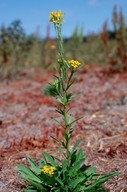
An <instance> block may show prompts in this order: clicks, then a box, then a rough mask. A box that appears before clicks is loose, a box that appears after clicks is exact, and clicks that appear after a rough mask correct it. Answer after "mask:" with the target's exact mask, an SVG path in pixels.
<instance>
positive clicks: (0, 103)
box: [0, 67, 127, 192]
mask: <svg viewBox="0 0 127 192" xmlns="http://www.w3.org/2000/svg"><path fill="white" fill-rule="evenodd" d="M53 79H54V76H53V72H51V71H46V70H28V71H27V70H26V71H24V72H22V73H20V75H19V77H18V79H16V80H13V81H10V80H5V81H4V82H1V83H0V192H22V191H23V190H22V186H23V185H24V184H25V182H24V181H23V180H22V179H21V178H19V177H18V170H17V167H16V164H26V165H27V157H31V158H33V159H34V160H35V161H36V162H38V161H39V160H40V158H41V155H42V153H43V152H44V151H47V152H50V153H51V154H54V155H56V156H57V155H58V154H57V153H56V150H57V149H58V148H59V146H58V145H57V144H56V143H55V142H54V141H53V139H52V138H51V137H50V135H54V136H58V137H59V138H61V137H62V136H63V132H62V130H61V128H60V127H58V125H57V124H56V123H55V121H54V120H53V118H54V117H57V116H58V115H57V113H56V111H55V109H56V108H55V106H56V105H57V103H56V101H55V99H54V98H53V97H49V96H46V95H45V94H44V89H45V87H46V86H47V84H48V82H52V81H53ZM75 80H76V82H75V84H74V85H73V87H72V91H73V93H75V94H78V96H77V97H76V99H75V100H74V102H72V106H71V107H72V114H73V116H74V117H80V116H83V118H82V119H81V120H79V121H78V122H77V123H76V124H75V131H74V134H73V139H72V143H71V145H72V146H73V144H74V143H75V142H76V141H77V140H78V139H80V138H82V143H81V145H80V147H82V149H83V151H84V153H85V154H86V157H87V158H86V164H90V165H91V166H95V167H97V170H98V172H99V173H111V172H115V171H120V172H121V174H120V175H119V176H117V177H114V178H113V179H110V180H109V181H108V182H106V184H105V188H106V190H107V191H109V192H127V72H122V73H117V72H116V73H111V72H110V71H104V70H103V69H102V68H100V67H96V68H91V69H88V70H87V71H86V70H81V71H78V72H77V74H75ZM58 118H59V117H58Z"/></svg>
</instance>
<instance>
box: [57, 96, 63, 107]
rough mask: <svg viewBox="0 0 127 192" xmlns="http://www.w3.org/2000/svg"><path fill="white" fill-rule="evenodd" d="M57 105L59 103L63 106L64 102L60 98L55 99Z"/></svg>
mask: <svg viewBox="0 0 127 192" xmlns="http://www.w3.org/2000/svg"><path fill="white" fill-rule="evenodd" d="M56 100H57V102H58V103H60V104H61V105H63V106H65V104H64V102H63V101H62V100H61V99H60V98H57V99H56Z"/></svg>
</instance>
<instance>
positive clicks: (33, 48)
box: [0, 6, 127, 80]
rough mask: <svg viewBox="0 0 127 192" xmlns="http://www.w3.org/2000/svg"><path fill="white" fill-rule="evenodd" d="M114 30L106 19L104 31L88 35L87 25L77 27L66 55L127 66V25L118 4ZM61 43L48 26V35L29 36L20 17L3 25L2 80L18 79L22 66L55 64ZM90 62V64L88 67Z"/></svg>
mask: <svg viewBox="0 0 127 192" xmlns="http://www.w3.org/2000/svg"><path fill="white" fill-rule="evenodd" d="M112 24H113V31H109V29H108V22H107V21H105V22H104V25H103V28H102V31H101V32H100V34H94V33H91V34H89V35H88V36H87V37H84V35H83V34H84V31H83V28H79V27H78V26H76V27H75V29H74V31H73V34H72V36H71V37H70V38H68V39H64V46H65V50H66V53H65V57H66V58H67V59H70V58H73V59H76V58H79V60H80V62H81V63H82V64H88V65H103V66H108V67H110V69H112V70H118V71H123V70H126V68H127V24H126V22H125V17H124V15H123V13H122V9H119V10H117V7H116V6H114V9H113V13H112ZM57 46H58V42H57V40H56V39H52V38H51V37H50V27H49V26H47V34H46V38H45V39H42V38H40V37H39V34H38V30H37V31H36V32H35V33H34V34H32V35H27V34H26V33H25V31H24V28H23V26H22V23H21V21H20V20H15V21H13V22H12V23H11V24H10V25H9V26H8V27H5V26H4V25H2V26H1V28H0V79H1V80H2V79H5V78H16V76H17V75H18V73H19V72H20V71H21V70H22V69H27V68H39V67H43V68H46V69H47V68H50V69H53V68H54V67H55V65H56V64H55V61H56V59H57V57H58V54H57V51H56V50H57ZM88 65H87V66H88Z"/></svg>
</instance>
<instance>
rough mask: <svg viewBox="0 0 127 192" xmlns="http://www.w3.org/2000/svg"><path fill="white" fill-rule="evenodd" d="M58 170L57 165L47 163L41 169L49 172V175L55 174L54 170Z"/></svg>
mask: <svg viewBox="0 0 127 192" xmlns="http://www.w3.org/2000/svg"><path fill="white" fill-rule="evenodd" d="M55 170H56V167H54V166H49V165H45V166H44V167H43V168H42V169H41V171H42V172H44V173H46V174H49V175H54V171H55Z"/></svg>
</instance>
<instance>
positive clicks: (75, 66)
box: [67, 59, 81, 69]
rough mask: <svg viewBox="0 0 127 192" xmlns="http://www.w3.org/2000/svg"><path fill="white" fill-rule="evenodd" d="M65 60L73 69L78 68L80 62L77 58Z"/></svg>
mask: <svg viewBox="0 0 127 192" xmlns="http://www.w3.org/2000/svg"><path fill="white" fill-rule="evenodd" d="M67 62H68V63H69V65H71V66H72V67H73V68H74V69H76V68H78V67H79V65H80V64H81V63H80V62H79V61H77V60H73V59H72V60H67Z"/></svg>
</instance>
